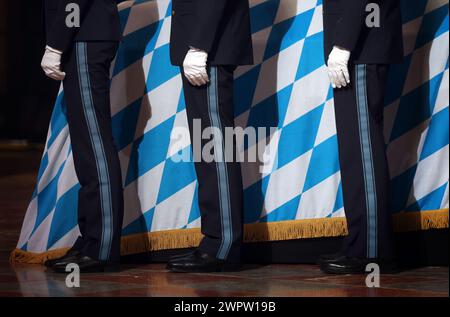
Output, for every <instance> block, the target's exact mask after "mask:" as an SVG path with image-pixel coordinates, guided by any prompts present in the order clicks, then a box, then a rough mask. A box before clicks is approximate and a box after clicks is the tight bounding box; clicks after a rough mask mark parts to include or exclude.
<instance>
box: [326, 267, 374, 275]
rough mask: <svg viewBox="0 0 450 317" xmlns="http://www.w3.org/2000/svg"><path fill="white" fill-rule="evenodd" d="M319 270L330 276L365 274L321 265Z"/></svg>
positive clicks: (359, 271)
mask: <svg viewBox="0 0 450 317" xmlns="http://www.w3.org/2000/svg"><path fill="white" fill-rule="evenodd" d="M320 270H321V271H322V272H323V273H326V274H332V275H349V274H351V275H361V274H365V272H364V270H348V269H337V268H329V267H324V266H323V265H321V266H320Z"/></svg>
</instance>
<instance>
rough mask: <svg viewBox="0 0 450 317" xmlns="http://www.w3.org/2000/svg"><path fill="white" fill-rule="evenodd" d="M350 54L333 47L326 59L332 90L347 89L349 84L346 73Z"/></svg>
mask: <svg viewBox="0 0 450 317" xmlns="http://www.w3.org/2000/svg"><path fill="white" fill-rule="evenodd" d="M350 55H351V52H350V51H347V50H344V49H340V48H339V47H336V46H335V47H334V48H333V50H332V51H331V54H330V56H329V57H328V62H327V64H328V76H329V77H330V81H331V85H332V86H333V88H342V87H347V85H348V84H350V74H349V72H348V61H349V60H350Z"/></svg>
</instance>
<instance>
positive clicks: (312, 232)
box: [10, 209, 449, 264]
mask: <svg viewBox="0 0 450 317" xmlns="http://www.w3.org/2000/svg"><path fill="white" fill-rule="evenodd" d="M448 219H449V212H448V209H444V210H432V211H424V212H407V213H401V214H396V215H394V217H393V222H394V230H395V231H396V232H408V231H419V230H430V229H444V228H448V227H449V221H448ZM346 234H347V222H346V220H345V218H321V219H308V220H295V221H281V222H270V223H257V224H249V225H246V226H245V232H244V240H245V242H249V243H253V242H265V241H284V240H294V239H306V238H321V237H338V236H344V235H346ZM202 238H203V235H202V234H201V232H200V229H185V230H167V231H160V232H149V233H142V234H135V235H130V236H125V237H122V241H121V253H122V255H130V254H137V253H144V252H150V251H160V250H170V249H183V248H192V247H196V246H197V245H198V244H199V243H200V241H201V239H202ZM66 252H67V249H58V250H52V251H49V252H45V253H32V252H26V251H22V250H19V249H16V250H14V251H13V252H12V253H11V257H10V261H11V262H12V263H31V264H42V263H44V262H45V261H46V260H48V259H54V258H58V257H60V256H62V255H64V254H65V253H66Z"/></svg>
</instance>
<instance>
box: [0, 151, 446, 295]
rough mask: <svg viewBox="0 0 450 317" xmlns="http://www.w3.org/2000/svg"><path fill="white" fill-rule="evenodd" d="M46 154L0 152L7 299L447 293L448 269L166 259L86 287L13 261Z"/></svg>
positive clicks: (0, 275)
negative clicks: (170, 265)
mask: <svg viewBox="0 0 450 317" xmlns="http://www.w3.org/2000/svg"><path fill="white" fill-rule="evenodd" d="M39 159H40V153H39V152H32V151H31V152H0V297H5V296H177V297H186V296H203V297H206V296H329V297H331V296H345V297H354V296H358V297H359V296H433V297H448V292H449V284H448V280H449V271H448V267H426V268H421V269H415V270H411V271H405V272H402V273H400V274H397V275H384V276H382V277H381V287H380V288H377V289H373V288H372V289H369V288H367V287H366V286H365V277H364V276H326V275H324V274H322V273H321V272H320V270H319V269H318V268H317V266H314V265H270V266H261V267H258V266H247V267H246V268H245V270H243V271H242V272H238V273H220V274H171V273H168V272H167V271H166V270H165V268H164V265H163V264H139V263H136V264H133V265H125V266H123V268H122V271H121V272H120V273H116V274H86V275H82V276H81V285H80V286H81V287H80V288H67V287H66V284H65V279H66V277H65V276H64V275H58V274H54V273H49V272H47V271H46V270H45V268H44V267H42V266H36V265H15V266H11V265H10V264H9V262H8V257H9V252H10V251H11V250H12V249H13V248H14V247H15V245H16V242H17V239H18V236H19V231H20V227H21V223H22V219H23V216H24V213H25V210H26V207H27V204H28V200H29V198H30V197H31V194H32V191H33V187H34V182H35V178H36V170H37V167H38V164H39Z"/></svg>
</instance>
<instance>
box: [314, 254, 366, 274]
mask: <svg viewBox="0 0 450 317" xmlns="http://www.w3.org/2000/svg"><path fill="white" fill-rule="evenodd" d="M369 262H370V261H368V260H367V259H361V258H351V257H346V256H344V257H341V258H338V259H336V260H335V261H328V262H323V263H321V264H320V269H321V270H322V272H324V273H327V274H363V273H365V271H366V265H367V264H368V263H369Z"/></svg>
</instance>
